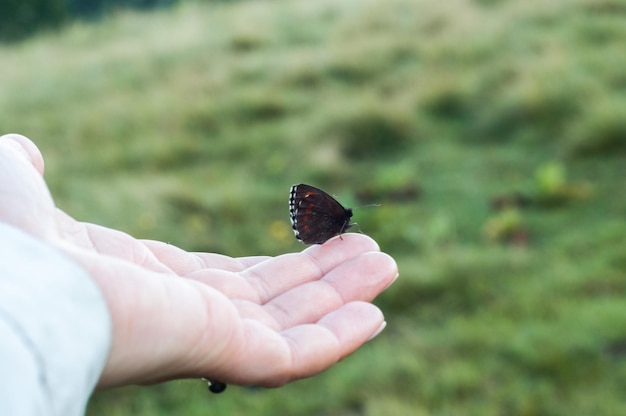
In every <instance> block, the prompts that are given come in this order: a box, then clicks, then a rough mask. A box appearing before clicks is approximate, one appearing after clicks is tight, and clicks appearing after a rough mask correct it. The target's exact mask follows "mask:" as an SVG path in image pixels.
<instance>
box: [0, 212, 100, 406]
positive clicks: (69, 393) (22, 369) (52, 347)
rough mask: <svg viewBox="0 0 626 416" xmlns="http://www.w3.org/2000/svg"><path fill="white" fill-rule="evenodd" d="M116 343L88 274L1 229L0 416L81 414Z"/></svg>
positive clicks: (36, 243)
mask: <svg viewBox="0 0 626 416" xmlns="http://www.w3.org/2000/svg"><path fill="white" fill-rule="evenodd" d="M110 343H111V319H110V316H109V313H108V310H107V307H106V303H105V300H104V298H103V296H102V294H101V292H100V290H99V289H98V287H97V286H96V284H95V283H94V282H93V281H92V279H91V278H90V277H89V276H88V275H87V273H86V272H85V271H84V270H83V269H82V268H80V267H79V266H78V265H77V264H76V263H74V262H73V261H71V260H70V259H69V258H68V257H66V256H65V255H64V254H62V253H61V252H59V251H57V250H55V249H53V248H52V247H50V246H48V245H46V244H44V243H42V242H41V241H39V240H37V239H35V238H33V237H32V236H30V235H28V234H26V233H24V232H23V231H21V230H18V229H17V228H14V227H11V226H9V225H7V224H4V223H0V413H1V414H2V415H24V416H29V415H54V416H57V415H58V416H62V415H63V416H78V415H82V414H83V413H84V412H85V406H86V404H87V400H88V399H89V395H90V394H91V392H92V391H93V389H94V387H95V385H96V383H97V381H98V378H99V377H100V374H101V372H102V368H103V367H104V364H105V362H106V359H107V355H108V352H109V347H110Z"/></svg>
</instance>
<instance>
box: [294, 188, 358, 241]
mask: <svg viewBox="0 0 626 416" xmlns="http://www.w3.org/2000/svg"><path fill="white" fill-rule="evenodd" d="M289 215H290V218H291V225H292V228H293V230H294V233H295V235H296V238H297V239H298V240H300V241H302V242H303V243H305V244H322V243H324V242H326V241H327V240H328V239H330V238H331V237H334V236H336V235H337V234H341V233H343V232H344V231H345V230H346V229H348V228H349V227H350V218H351V217H352V210H351V209H346V208H344V207H343V206H342V205H341V204H340V203H339V202H337V200H335V198H333V197H332V196H330V195H329V194H327V193H326V192H324V191H322V190H321V189H319V188H316V187H314V186H311V185H306V184H299V185H294V186H292V187H291V191H290V195H289Z"/></svg>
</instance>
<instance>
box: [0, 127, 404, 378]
mask: <svg viewBox="0 0 626 416" xmlns="http://www.w3.org/2000/svg"><path fill="white" fill-rule="evenodd" d="M43 172H44V161H43V157H42V155H41V153H40V151H39V149H38V148H37V146H36V145H35V144H34V143H33V142H32V141H30V140H29V139H27V138H26V137H24V136H21V135H17V134H9V135H5V136H2V137H0V195H2V197H1V198H2V201H1V203H0V221H2V222H5V223H8V224H11V225H13V226H16V227H18V228H20V229H22V230H23V231H25V232H27V233H29V234H31V235H32V236H34V237H35V238H37V239H39V240H41V241H43V242H45V243H47V244H49V245H50V246H52V247H54V248H56V249H57V250H59V251H61V252H63V253H65V254H66V255H67V256H69V257H70V258H71V259H73V260H74V261H75V262H76V263H78V264H80V265H81V266H82V267H83V268H84V269H85V270H86V271H87V272H88V274H89V275H90V277H91V278H92V279H93V280H94V281H95V283H96V284H97V285H98V286H99V287H100V289H101V291H102V293H103V296H104V298H105V300H106V303H107V306H108V309H109V313H110V316H111V319H112V323H113V329H112V331H113V333H112V344H111V348H110V352H109V356H108V359H107V362H106V364H105V368H104V370H103V372H102V374H101V376H100V380H99V383H98V388H99V389H104V388H110V387H116V386H121V385H128V384H151V383H157V382H162V381H166V380H171V379H179V378H192V377H198V378H199V377H201V376H207V377H210V378H211V379H214V380H220V381H223V382H226V383H233V384H240V385H257V386H265V387H277V386H281V385H284V384H285V383H288V382H290V381H293V380H297V379H300V378H304V377H309V376H313V375H315V374H317V373H319V372H321V371H323V370H325V369H327V368H329V367H330V366H332V365H333V364H335V363H337V362H338V361H340V360H341V359H343V358H344V357H346V356H347V355H349V354H351V353H352V352H354V351H355V350H356V349H357V348H359V347H360V346H361V345H362V344H363V343H365V342H367V341H368V340H369V339H371V338H373V337H374V336H376V335H377V334H378V333H379V332H380V331H381V330H382V329H383V328H384V326H385V321H384V317H383V314H382V312H381V311H380V310H379V309H378V308H377V307H376V306H374V305H372V304H371V303H370V301H371V300H373V299H374V298H375V297H376V296H377V295H378V294H380V293H381V292H382V291H383V290H385V289H386V288H387V287H388V286H389V285H390V284H391V283H392V282H393V281H394V280H395V278H396V277H397V275H398V272H397V266H396V263H395V261H394V260H393V259H392V258H391V257H390V256H388V255H387V254H384V253H381V252H380V251H379V248H378V246H377V244H376V243H375V242H374V241H373V240H372V239H370V238H369V237H367V236H364V235H361V234H343V235H342V237H341V238H339V237H336V238H333V239H331V240H329V241H328V242H326V243H325V244H323V245H314V246H311V247H308V248H306V249H304V250H303V251H302V252H299V253H290V254H284V255H280V256H277V257H263V256H257V257H245V258H231V257H226V256H223V255H219V254H210V253H191V252H186V251H184V250H182V249H180V248H177V247H175V246H172V245H169V244H166V243H162V242H158V241H149V240H139V239H135V238H133V237H131V236H129V235H128V234H125V233H123V232H120V231H116V230H113V229H110V228H106V227H103V226H98V225H95V224H90V223H85V222H79V221H76V220H75V219H73V218H72V217H70V216H69V215H67V214H66V213H64V212H63V211H61V210H60V209H58V208H56V207H55V204H54V201H53V199H52V196H51V194H50V191H49V190H48V187H47V186H46V183H45V181H44V178H43Z"/></svg>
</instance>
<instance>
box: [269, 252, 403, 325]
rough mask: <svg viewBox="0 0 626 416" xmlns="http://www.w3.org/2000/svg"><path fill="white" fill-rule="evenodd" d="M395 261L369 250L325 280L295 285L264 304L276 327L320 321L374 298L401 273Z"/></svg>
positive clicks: (335, 270) (325, 277)
mask: <svg viewBox="0 0 626 416" xmlns="http://www.w3.org/2000/svg"><path fill="white" fill-rule="evenodd" d="M397 275H398V271H397V266H396V263H395V261H394V260H393V259H392V258H391V257H390V256H388V255H387V254H384V253H379V252H374V253H372V252H369V253H364V254H362V255H360V256H359V257H356V258H354V259H351V260H348V261H346V262H344V263H342V264H341V265H339V266H338V267H337V268H335V269H333V270H331V271H330V272H329V273H328V274H327V275H326V276H324V277H323V278H322V279H321V280H316V281H312V282H308V283H305V284H303V285H301V286H298V287H295V288H293V289H291V290H289V291H287V292H285V293H283V294H281V295H279V296H277V297H276V298H274V299H272V300H271V301H269V302H268V303H267V304H265V305H264V306H263V309H264V312H265V313H266V314H268V315H270V316H272V317H273V319H274V321H275V322H276V327H277V328H280V329H286V328H290V327H292V326H295V325H299V324H303V323H310V322H316V321H317V320H318V319H320V318H321V317H322V316H324V315H326V314H327V313H329V312H331V311H333V310H335V309H338V308H340V307H341V306H342V305H344V304H346V303H348V302H352V301H357V300H361V301H371V300H373V299H374V298H375V297H376V296H377V295H378V294H380V293H381V292H382V291H383V290H385V289H386V288H387V287H388V286H389V285H390V284H391V283H392V282H393V281H394V280H395V278H396V277H397Z"/></svg>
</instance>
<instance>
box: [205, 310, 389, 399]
mask: <svg viewBox="0 0 626 416" xmlns="http://www.w3.org/2000/svg"><path fill="white" fill-rule="evenodd" d="M383 322H384V317H383V314H382V313H381V312H380V310H379V309H378V308H377V307H376V306H374V305H372V304H369V303H365V302H351V303H348V304H346V305H344V306H343V307H341V308H340V309H338V310H337V311H334V312H332V313H330V314H328V315H326V316H325V317H323V318H322V319H321V320H320V321H319V322H318V323H317V324H306V325H299V326H296V327H294V328H291V329H289V330H287V331H284V332H282V333H280V334H277V333H274V335H275V336H274V337H268V336H267V331H268V330H267V329H266V328H264V327H262V326H260V325H257V324H256V323H253V324H252V325H250V326H249V328H248V331H247V333H246V337H247V340H248V341H249V342H247V343H246V348H245V349H244V350H243V351H241V350H240V351H239V352H240V353H239V354H237V359H236V360H233V361H235V362H234V363H233V362H230V363H229V369H228V370H227V369H223V370H221V369H220V370H217V374H218V375H221V374H220V373H222V372H223V374H224V375H226V372H228V377H229V378H230V380H228V381H230V382H235V383H241V384H256V385H262V386H266V387H277V386H281V385H283V384H285V383H287V382H289V381H293V380H296V379H300V378H304V377H309V376H312V375H314V374H317V373H319V372H321V371H323V370H325V369H327V368H328V367H330V366H332V365H333V364H335V363H336V362H337V361H339V360H341V359H343V358H344V357H346V356H347V355H349V354H350V353H352V352H354V351H355V350H356V349H357V348H358V347H360V346H361V345H362V344H363V343H365V342H366V341H367V340H368V339H370V338H371V337H373V336H375V335H376V334H377V333H378V332H379V331H380V330H381V327H382V326H383V325H384V324H383ZM272 338H273V339H272ZM229 361H230V360H229Z"/></svg>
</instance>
